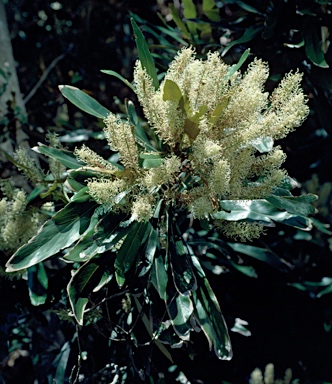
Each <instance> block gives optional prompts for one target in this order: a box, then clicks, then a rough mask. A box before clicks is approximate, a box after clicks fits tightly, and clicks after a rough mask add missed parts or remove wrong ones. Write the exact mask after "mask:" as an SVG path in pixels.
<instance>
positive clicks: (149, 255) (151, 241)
mask: <svg viewBox="0 0 332 384" xmlns="http://www.w3.org/2000/svg"><path fill="white" fill-rule="evenodd" d="M158 245H159V236H158V232H157V231H156V230H155V229H154V228H153V227H152V226H151V232H150V234H149V237H148V240H147V243H146V248H145V252H144V259H143V263H144V266H143V268H142V269H141V271H140V273H139V275H138V276H139V277H141V276H144V275H145V274H146V273H147V272H149V270H150V269H151V267H152V264H153V260H154V255H155V254H156V250H157V247H158Z"/></svg>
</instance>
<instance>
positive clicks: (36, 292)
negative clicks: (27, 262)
mask: <svg viewBox="0 0 332 384" xmlns="http://www.w3.org/2000/svg"><path fill="white" fill-rule="evenodd" d="M28 287H29V296H30V301H31V304H32V305H36V306H37V305H41V304H45V301H46V299H47V289H48V278H47V274H46V271H45V267H44V264H43V263H39V264H37V265H33V266H32V267H30V268H28Z"/></svg>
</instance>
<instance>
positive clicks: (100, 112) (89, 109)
mask: <svg viewBox="0 0 332 384" xmlns="http://www.w3.org/2000/svg"><path fill="white" fill-rule="evenodd" d="M59 89H60V91H61V93H62V94H63V96H64V97H66V98H67V99H68V100H69V101H70V102H72V103H73V104H74V105H76V107H78V108H80V109H81V110H82V111H84V112H86V113H89V114H90V115H92V116H95V117H98V118H99V119H104V118H105V117H107V115H109V114H110V111H109V110H108V109H106V108H105V107H103V106H102V105H101V104H99V103H98V101H96V100H95V99H93V98H92V97H91V96H89V95H87V94H86V93H84V92H83V91H81V90H80V89H78V88H76V87H72V86H71V85H59Z"/></svg>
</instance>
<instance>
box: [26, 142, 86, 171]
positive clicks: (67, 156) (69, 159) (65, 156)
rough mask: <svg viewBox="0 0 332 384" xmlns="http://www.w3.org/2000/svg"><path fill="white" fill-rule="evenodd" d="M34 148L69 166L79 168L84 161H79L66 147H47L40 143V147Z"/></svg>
mask: <svg viewBox="0 0 332 384" xmlns="http://www.w3.org/2000/svg"><path fill="white" fill-rule="evenodd" d="M32 149H33V150H34V151H35V152H38V153H42V154H43V155H46V156H49V157H51V158H52V159H55V160H58V161H60V163H61V164H63V165H64V166H66V167H67V168H70V169H77V168H81V167H82V166H83V163H81V162H79V161H78V160H77V159H76V157H75V156H74V155H73V154H72V153H71V152H69V151H66V150H64V149H57V148H52V147H47V146H46V145H39V146H38V147H33V148H32Z"/></svg>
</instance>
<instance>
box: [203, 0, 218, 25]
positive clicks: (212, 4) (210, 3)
mask: <svg viewBox="0 0 332 384" xmlns="http://www.w3.org/2000/svg"><path fill="white" fill-rule="evenodd" d="M202 9H203V13H204V15H206V16H207V17H208V18H209V19H210V20H211V21H215V22H218V21H219V20H220V17H219V9H218V8H217V7H216V1H215V0H203V4H202Z"/></svg>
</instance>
